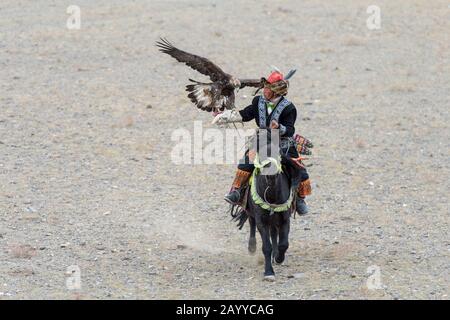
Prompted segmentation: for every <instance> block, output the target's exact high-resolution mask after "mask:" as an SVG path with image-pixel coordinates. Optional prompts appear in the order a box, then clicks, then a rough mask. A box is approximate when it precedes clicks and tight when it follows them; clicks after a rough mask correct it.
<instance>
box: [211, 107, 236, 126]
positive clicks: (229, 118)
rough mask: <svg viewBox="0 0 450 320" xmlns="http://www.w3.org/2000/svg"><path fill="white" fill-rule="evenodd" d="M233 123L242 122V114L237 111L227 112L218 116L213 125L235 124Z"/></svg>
mask: <svg viewBox="0 0 450 320" xmlns="http://www.w3.org/2000/svg"><path fill="white" fill-rule="evenodd" d="M233 122H242V117H241V114H240V113H239V112H238V111H237V110H236V109H232V110H225V111H224V112H222V113H219V114H218V115H216V116H215V117H214V119H213V121H212V124H217V125H221V124H225V123H233Z"/></svg>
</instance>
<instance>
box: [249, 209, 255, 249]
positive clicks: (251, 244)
mask: <svg viewBox="0 0 450 320" xmlns="http://www.w3.org/2000/svg"><path fill="white" fill-rule="evenodd" d="M248 222H249V223H250V238H248V252H249V253H250V254H254V253H255V252H256V221H255V218H254V217H251V216H249V217H248Z"/></svg>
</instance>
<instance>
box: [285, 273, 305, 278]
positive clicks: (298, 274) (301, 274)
mask: <svg viewBox="0 0 450 320" xmlns="http://www.w3.org/2000/svg"><path fill="white" fill-rule="evenodd" d="M304 277H305V274H304V273H303V272H297V273H294V274H291V275H289V276H288V278H290V279H292V278H294V279H300V278H304Z"/></svg>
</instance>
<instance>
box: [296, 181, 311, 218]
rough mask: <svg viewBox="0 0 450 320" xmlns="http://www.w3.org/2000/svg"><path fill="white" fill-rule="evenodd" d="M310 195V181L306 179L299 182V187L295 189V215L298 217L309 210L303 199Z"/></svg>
mask: <svg viewBox="0 0 450 320" xmlns="http://www.w3.org/2000/svg"><path fill="white" fill-rule="evenodd" d="M310 194H311V181H310V180H309V179H308V180H305V181H302V182H300V185H299V186H298V189H297V202H296V207H297V213H298V214H299V215H303V214H307V213H308V211H309V208H308V206H307V205H306V202H305V197H306V196H309V195H310Z"/></svg>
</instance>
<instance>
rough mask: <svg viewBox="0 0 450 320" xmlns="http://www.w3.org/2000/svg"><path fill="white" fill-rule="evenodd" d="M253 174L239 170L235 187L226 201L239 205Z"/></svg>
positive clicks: (226, 197)
mask: <svg viewBox="0 0 450 320" xmlns="http://www.w3.org/2000/svg"><path fill="white" fill-rule="evenodd" d="M251 174H252V173H251V172H247V171H244V170H240V169H238V171H237V172H236V177H235V178H234V181H233V185H232V187H231V190H230V192H229V193H228V194H227V195H226V196H225V201H226V202H228V203H230V204H238V203H239V201H240V200H241V197H242V191H243V190H244V186H245V185H246V184H247V182H248V180H249V179H250V176H251Z"/></svg>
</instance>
